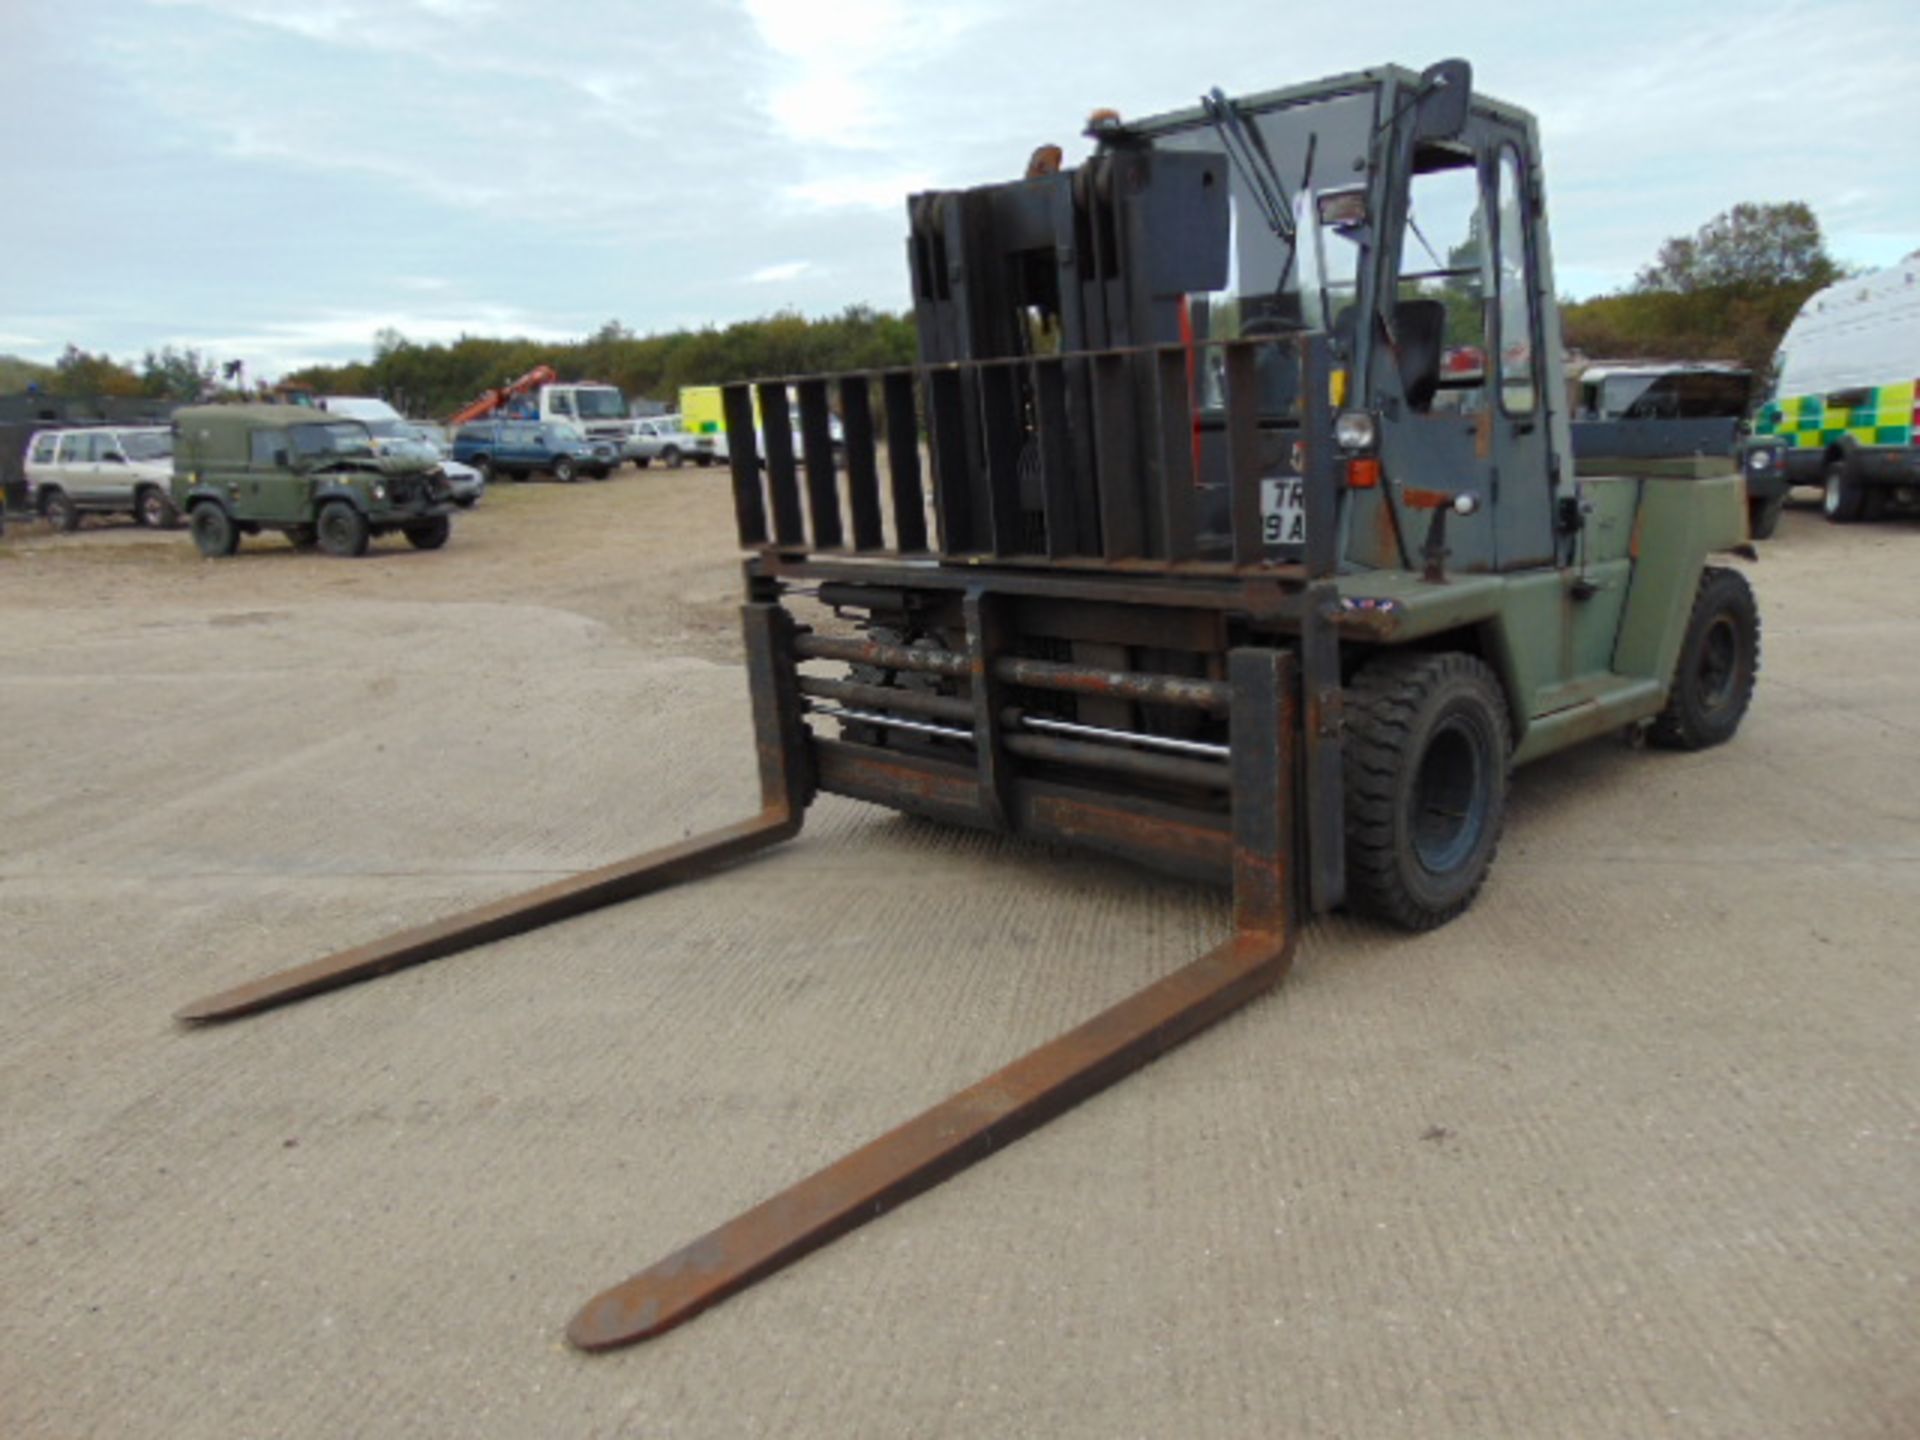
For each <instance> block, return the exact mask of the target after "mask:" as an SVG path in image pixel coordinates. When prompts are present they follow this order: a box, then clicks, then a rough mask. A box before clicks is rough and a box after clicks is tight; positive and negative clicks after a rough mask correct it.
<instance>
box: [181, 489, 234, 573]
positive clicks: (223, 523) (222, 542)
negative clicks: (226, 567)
mask: <svg viewBox="0 0 1920 1440" xmlns="http://www.w3.org/2000/svg"><path fill="white" fill-rule="evenodd" d="M187 526H188V528H189V529H190V530H192V532H193V543H194V545H195V546H196V547H197V548H198V549H199V551H200V553H201V554H202V555H204V556H206V557H207V559H209V560H221V559H224V558H225V557H227V556H228V555H231V554H233V552H234V551H236V550H238V549H239V548H240V531H239V529H238V527H236V526H235V525H234V523H233V517H232V516H231V515H229V514H227V512H226V511H225V510H223V509H221V508H220V507H219V506H218V505H216V504H214V503H213V501H211V500H203V501H201V502H200V503H199V504H198V505H196V506H194V507H193V514H192V515H191V516H190V517H189V518H188V521H187Z"/></svg>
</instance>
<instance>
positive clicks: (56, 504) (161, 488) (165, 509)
mask: <svg viewBox="0 0 1920 1440" xmlns="http://www.w3.org/2000/svg"><path fill="white" fill-rule="evenodd" d="M22 468H23V469H24V470H25V471H26V477H27V504H28V505H29V506H30V507H31V508H32V509H33V510H35V511H36V512H37V513H39V514H40V515H43V516H45V517H46V520H47V523H48V524H50V525H51V526H53V528H54V529H56V530H61V531H66V530H77V529H78V528H79V527H80V517H81V516H82V515H83V514H89V515H93V514H97V515H131V516H133V518H134V519H135V520H137V521H139V522H140V523H141V524H142V525H150V526H152V527H153V528H155V529H156V530H158V529H170V528H172V527H173V526H175V525H177V524H179V523H180V515H179V512H178V511H176V510H175V509H174V508H173V497H172V485H173V432H172V431H171V430H170V429H169V428H168V427H167V426H165V425H98V426H89V427H87V428H86V429H84V430H36V431H34V433H33V435H32V436H31V437H30V438H29V439H28V441H27V453H26V457H25V464H24V466H23V467H22Z"/></svg>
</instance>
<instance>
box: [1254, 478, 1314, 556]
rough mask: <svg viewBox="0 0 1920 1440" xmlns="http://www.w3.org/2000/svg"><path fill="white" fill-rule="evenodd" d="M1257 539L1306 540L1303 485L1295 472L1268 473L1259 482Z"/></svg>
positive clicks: (1272, 541) (1301, 542)
mask: <svg viewBox="0 0 1920 1440" xmlns="http://www.w3.org/2000/svg"><path fill="white" fill-rule="evenodd" d="M1260 538H1261V539H1262V541H1264V542H1265V543H1266V544H1268V545H1304V544H1305V543H1306V540H1307V488H1306V482H1305V481H1304V480H1302V479H1301V478H1300V477H1299V476H1298V475H1269V476H1267V477H1265V478H1263V479H1262V480H1261V481H1260Z"/></svg>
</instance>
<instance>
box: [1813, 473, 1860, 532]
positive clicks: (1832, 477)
mask: <svg viewBox="0 0 1920 1440" xmlns="http://www.w3.org/2000/svg"><path fill="white" fill-rule="evenodd" d="M1820 475H1821V483H1822V484H1824V485H1825V487H1826V490H1825V492H1824V493H1823V494H1822V495H1821V497H1820V508H1821V509H1822V510H1824V511H1825V512H1826V515H1827V519H1829V520H1831V521H1832V522H1833V523H1834V524H1836V525H1851V524H1852V523H1853V522H1854V521H1856V520H1858V519H1859V518H1860V516H1861V512H1862V511H1864V510H1865V509H1866V505H1867V492H1866V487H1865V486H1863V485H1862V484H1861V483H1860V482H1859V481H1858V480H1856V479H1854V477H1853V467H1852V466H1851V465H1849V464H1848V463H1847V462H1846V461H1845V460H1834V461H1830V462H1829V463H1828V465H1827V468H1826V469H1825V470H1823V471H1821V472H1820Z"/></svg>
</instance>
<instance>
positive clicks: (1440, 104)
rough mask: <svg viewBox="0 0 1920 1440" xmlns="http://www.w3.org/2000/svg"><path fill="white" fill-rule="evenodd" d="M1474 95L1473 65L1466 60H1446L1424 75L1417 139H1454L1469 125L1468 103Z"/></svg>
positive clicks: (1429, 69) (1427, 69)
mask: <svg viewBox="0 0 1920 1440" xmlns="http://www.w3.org/2000/svg"><path fill="white" fill-rule="evenodd" d="M1472 99H1473V66H1472V65H1470V64H1468V63H1467V62H1466V61H1465V60H1442V61H1440V62H1439V63H1438V64H1436V65H1429V66H1428V67H1427V68H1426V69H1425V70H1424V71H1422V72H1421V75H1420V102H1419V103H1420V109H1419V112H1418V113H1417V114H1416V115H1415V116H1414V122H1413V134H1414V138H1415V139H1416V140H1453V139H1456V138H1458V136H1459V134H1460V132H1461V131H1462V130H1465V129H1466V128H1467V106H1468V104H1469V103H1470V102H1471V101H1472Z"/></svg>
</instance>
